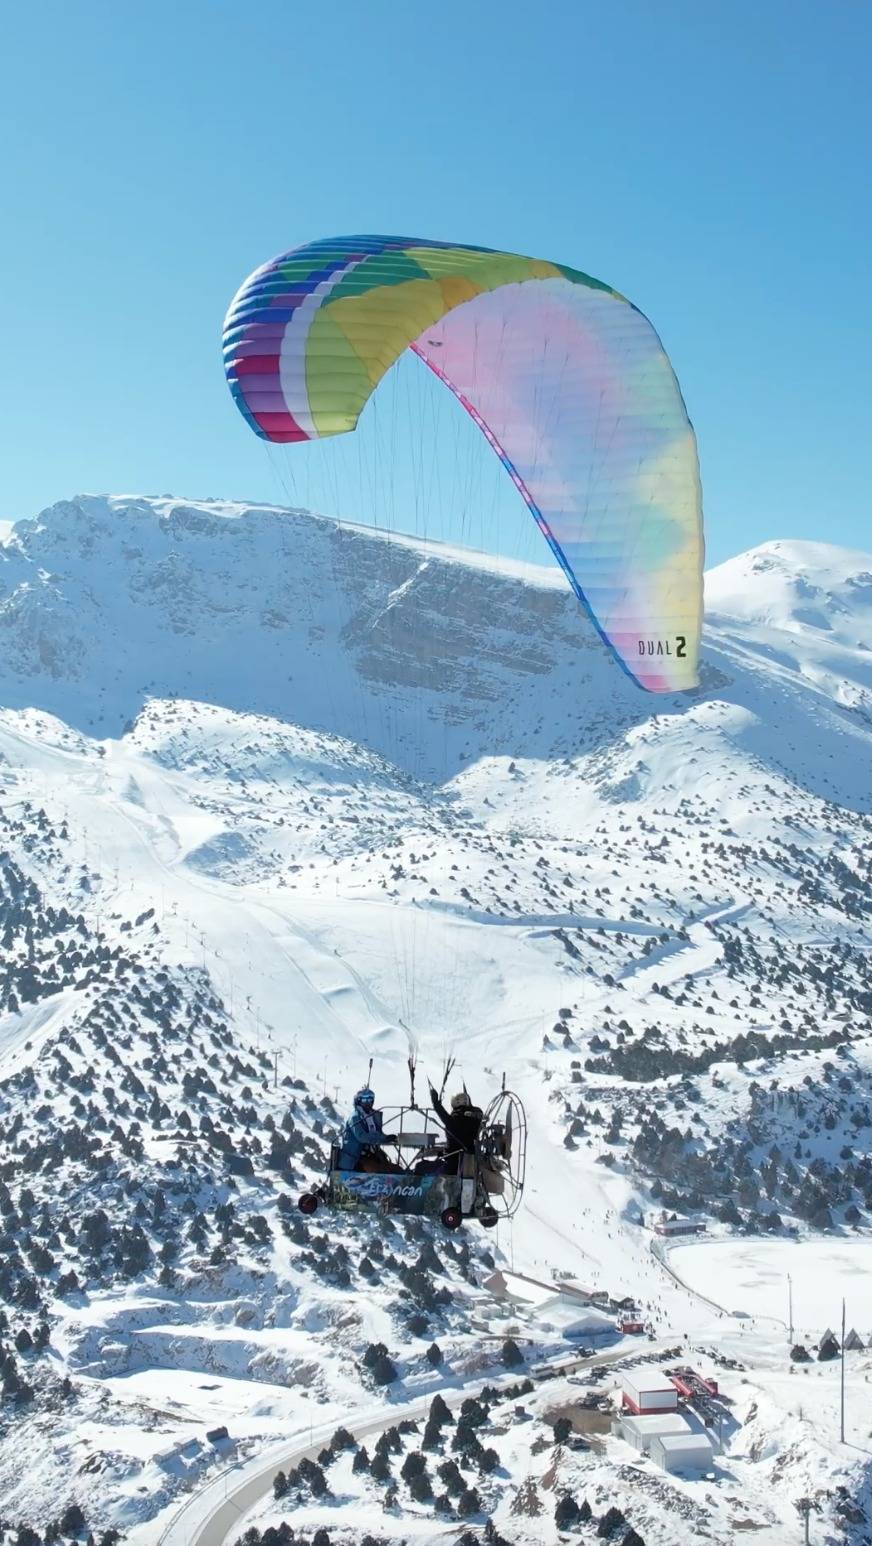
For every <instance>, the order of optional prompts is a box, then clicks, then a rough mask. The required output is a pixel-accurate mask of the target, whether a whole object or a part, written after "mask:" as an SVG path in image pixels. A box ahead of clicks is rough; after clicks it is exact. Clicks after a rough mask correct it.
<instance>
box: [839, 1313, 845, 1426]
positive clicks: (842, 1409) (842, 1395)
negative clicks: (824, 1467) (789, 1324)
mask: <svg viewBox="0 0 872 1546" xmlns="http://www.w3.org/2000/svg"><path fill="white" fill-rule="evenodd" d="M839 1383H840V1385H841V1393H840V1403H839V1404H840V1412H841V1423H840V1430H839V1438H840V1439H841V1441H842V1443H843V1444H844V1442H845V1301H844V1299H843V1300H842V1371H841V1380H840V1382H839Z"/></svg>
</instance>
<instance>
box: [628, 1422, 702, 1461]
mask: <svg viewBox="0 0 872 1546" xmlns="http://www.w3.org/2000/svg"><path fill="white" fill-rule="evenodd" d="M615 1431H616V1432H617V1433H618V1435H619V1437H620V1438H622V1439H624V1440H625V1442H626V1443H627V1444H632V1446H633V1448H634V1449H635V1450H638V1452H639V1454H640V1455H650V1453H651V1445H652V1443H653V1441H654V1439H658V1438H662V1437H663V1436H664V1435H665V1434H679V1435H683V1436H686V1435H687V1434H689V1433H690V1432H691V1431H692V1430H691V1426H690V1423H689V1422H688V1421H687V1418H686V1417H682V1415H681V1413H680V1412H652V1413H651V1415H650V1416H649V1417H633V1416H632V1415H631V1414H629V1413H627V1412H625V1413H624V1414H623V1416H621V1417H619V1418H618V1421H617V1423H616V1425H615Z"/></svg>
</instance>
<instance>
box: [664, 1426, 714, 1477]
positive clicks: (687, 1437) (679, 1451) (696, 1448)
mask: <svg viewBox="0 0 872 1546" xmlns="http://www.w3.org/2000/svg"><path fill="white" fill-rule="evenodd" d="M648 1453H649V1454H650V1456H651V1459H652V1460H653V1461H654V1463H655V1465H659V1466H660V1467H661V1469H662V1470H664V1471H672V1472H677V1471H680V1472H692V1473H696V1472H699V1471H710V1470H711V1467H712V1461H713V1459H714V1450H713V1449H712V1444H711V1440H710V1439H708V1438H706V1435H705V1434H704V1433H691V1432H689V1431H688V1432H687V1433H658V1434H655V1435H654V1437H653V1438H652V1440H651V1447H650V1449H649V1451H648Z"/></svg>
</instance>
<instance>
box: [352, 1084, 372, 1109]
mask: <svg viewBox="0 0 872 1546" xmlns="http://www.w3.org/2000/svg"><path fill="white" fill-rule="evenodd" d="M354 1104H355V1106H364V1107H365V1108H366V1109H367V1110H368V1111H371V1110H372V1108H373V1106H374V1105H375V1095H374V1094H373V1092H372V1090H370V1089H365V1090H358V1092H357V1094H356V1095H355V1097H354Z"/></svg>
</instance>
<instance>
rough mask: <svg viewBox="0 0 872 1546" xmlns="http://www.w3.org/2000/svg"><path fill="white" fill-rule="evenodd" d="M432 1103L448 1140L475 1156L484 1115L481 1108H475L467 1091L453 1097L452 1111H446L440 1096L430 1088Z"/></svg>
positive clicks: (460, 1091) (461, 1091) (465, 1152)
mask: <svg viewBox="0 0 872 1546" xmlns="http://www.w3.org/2000/svg"><path fill="white" fill-rule="evenodd" d="M430 1102H431V1105H432V1107H433V1110H434V1111H435V1113H436V1115H437V1117H438V1118H439V1120H440V1122H441V1123H442V1126H443V1127H444V1128H445V1132H446V1134H447V1135H448V1140H449V1142H450V1143H451V1144H453V1145H455V1146H456V1147H457V1148H458V1149H462V1150H463V1153H464V1154H474V1153H475V1145H476V1140H477V1138H478V1135H479V1133H480V1132H481V1124H482V1122H483V1120H484V1114H483V1112H482V1110H481V1107H480V1106H474V1105H473V1104H472V1101H471V1100H470V1098H469V1096H468V1095H467V1093H466V1091H465V1090H459V1091H458V1092H457V1094H456V1095H452V1097H451V1110H450V1111H446V1109H445V1107H444V1106H443V1104H442V1102H441V1100H440V1099H439V1096H438V1095H437V1093H436V1091H435V1090H434V1088H433V1086H432V1084H431V1086H430Z"/></svg>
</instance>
